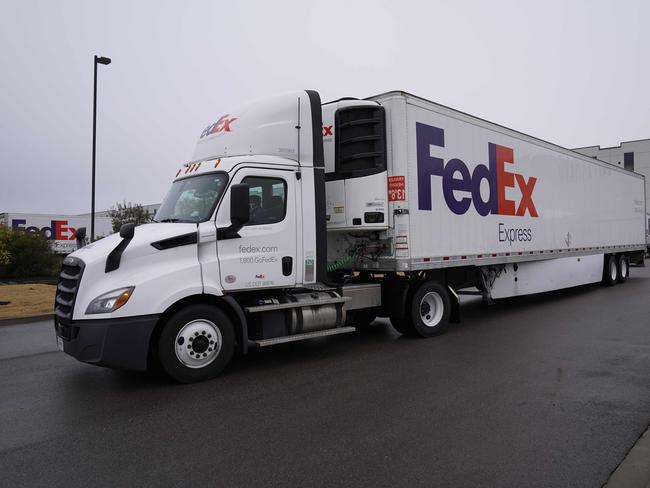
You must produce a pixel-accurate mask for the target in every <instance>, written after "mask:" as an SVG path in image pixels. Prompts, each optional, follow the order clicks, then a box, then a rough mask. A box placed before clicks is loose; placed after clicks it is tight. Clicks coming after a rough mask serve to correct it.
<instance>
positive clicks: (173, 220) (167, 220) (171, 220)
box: [156, 219, 181, 222]
mask: <svg viewBox="0 0 650 488" xmlns="http://www.w3.org/2000/svg"><path fill="white" fill-rule="evenodd" d="M179 220H181V219H162V220H157V221H156V222H178V221H179Z"/></svg>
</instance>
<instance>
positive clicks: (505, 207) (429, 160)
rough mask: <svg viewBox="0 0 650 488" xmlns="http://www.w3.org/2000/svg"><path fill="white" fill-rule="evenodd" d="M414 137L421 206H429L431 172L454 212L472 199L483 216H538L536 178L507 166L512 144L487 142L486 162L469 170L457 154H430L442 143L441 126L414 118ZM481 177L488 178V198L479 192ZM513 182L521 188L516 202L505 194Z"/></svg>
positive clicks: (466, 206) (461, 211) (511, 160)
mask: <svg viewBox="0 0 650 488" xmlns="http://www.w3.org/2000/svg"><path fill="white" fill-rule="evenodd" d="M415 137H416V144H417V165H418V208H419V209H420V210H431V196H432V195H431V176H440V177H442V193H443V196H444V198H445V202H446V204H447V207H449V210H451V211H452V212H454V213H455V214H457V215H463V214H465V213H466V212H467V210H468V209H469V207H470V205H471V204H472V203H473V204H474V209H475V210H476V211H477V212H478V214H479V215H482V216H486V215H488V214H497V215H515V216H519V217H522V216H524V215H525V214H526V212H528V214H529V215H530V216H531V217H538V215H537V209H536V208H535V204H534V202H533V190H534V189H535V183H537V178H536V177H534V176H530V177H528V179H526V178H525V177H524V176H523V175H521V174H519V173H513V172H510V171H507V170H506V163H508V164H514V162H515V158H514V151H513V150H512V148H509V147H506V146H500V145H498V144H493V143H491V142H490V143H488V155H489V166H486V165H484V164H478V165H476V167H475V168H474V171H473V172H472V173H471V174H470V171H469V168H468V167H467V165H466V164H465V162H464V161H462V160H460V159H458V158H453V159H450V160H449V161H447V164H445V161H444V160H443V159H442V158H437V157H434V156H432V155H431V152H432V151H431V149H432V146H435V147H445V131H444V130H443V129H440V128H439V127H433V126H431V125H427V124H422V123H420V122H416V124H415ZM457 174H458V176H457ZM481 180H486V181H487V182H488V186H489V189H490V195H489V197H488V198H487V200H484V199H483V198H482V196H481ZM515 184H516V185H517V187H518V188H519V190H520V191H521V199H520V200H519V202H518V204H517V205H516V204H515V203H516V202H515V201H514V200H510V199H508V198H506V188H514V187H515ZM462 192H464V193H465V195H466V196H463V197H461V198H457V196H456V195H457V194H458V193H462ZM470 195H471V196H470Z"/></svg>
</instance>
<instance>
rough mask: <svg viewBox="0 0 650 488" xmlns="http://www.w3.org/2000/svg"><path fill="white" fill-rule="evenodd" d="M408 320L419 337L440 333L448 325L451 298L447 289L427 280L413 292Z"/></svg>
mask: <svg viewBox="0 0 650 488" xmlns="http://www.w3.org/2000/svg"><path fill="white" fill-rule="evenodd" d="M409 315H410V318H411V320H410V322H411V325H412V326H413V331H414V332H415V334H417V335H419V336H420V337H431V336H435V335H438V334H442V333H443V332H444V331H445V330H446V329H447V327H448V326H449V317H450V315H451V300H450V299H449V293H448V291H447V289H446V288H445V287H444V286H442V285H441V284H440V283H438V282H436V281H428V282H426V283H424V284H423V285H421V286H420V287H419V288H418V289H417V290H416V292H415V293H414V294H413V298H412V300H411V306H410V314H409Z"/></svg>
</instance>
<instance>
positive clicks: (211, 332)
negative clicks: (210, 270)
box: [158, 305, 235, 383]
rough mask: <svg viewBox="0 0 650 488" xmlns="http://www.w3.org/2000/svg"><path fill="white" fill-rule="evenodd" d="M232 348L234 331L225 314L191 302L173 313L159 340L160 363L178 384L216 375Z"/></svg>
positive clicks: (226, 361) (231, 352)
mask: <svg viewBox="0 0 650 488" xmlns="http://www.w3.org/2000/svg"><path fill="white" fill-rule="evenodd" d="M234 350H235V332H234V328H233V325H232V322H231V321H230V319H229V318H228V316H227V315H226V314H225V313H223V312H222V311H221V310H219V309H218V308H215V307H213V306H210V305H190V306H189V307H186V308H183V309H181V310H179V311H178V312H176V313H175V314H173V315H172V316H171V317H170V318H169V319H168V320H167V322H166V323H165V325H164V328H163V330H162V332H161V334H160V338H159V340H158V354H159V359H160V364H161V365H162V367H163V369H164V370H165V372H166V373H167V374H168V375H169V376H170V377H171V378H173V379H174V380H176V381H179V382H181V383H193V382H196V381H203V380H207V379H210V378H214V377H215V376H217V375H218V374H219V373H221V371H223V369H224V368H225V367H226V366H227V365H228V363H229V362H230V359H231V358H232V355H233V352H234Z"/></svg>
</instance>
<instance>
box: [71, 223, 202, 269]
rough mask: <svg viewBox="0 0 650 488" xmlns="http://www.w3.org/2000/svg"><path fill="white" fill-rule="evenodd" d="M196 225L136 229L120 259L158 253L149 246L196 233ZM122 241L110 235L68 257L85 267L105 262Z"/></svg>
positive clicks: (159, 224) (156, 225) (117, 234)
mask: <svg viewBox="0 0 650 488" xmlns="http://www.w3.org/2000/svg"><path fill="white" fill-rule="evenodd" d="M196 230H197V227H196V224H191V223H190V224H188V223H178V222H176V223H172V222H169V223H152V224H145V225H141V226H138V227H136V229H135V233H134V235H133V239H131V242H129V245H128V246H127V247H126V249H125V250H124V253H123V254H122V258H123V259H126V258H128V259H129V260H131V259H134V258H138V257H140V256H142V255H144V254H152V253H155V252H160V251H158V250H157V249H155V248H154V247H153V246H151V244H153V243H155V242H158V241H161V240H164V239H169V238H173V237H178V236H181V235H185V234H189V233H191V232H196ZM121 241H122V238H121V237H120V235H119V233H116V234H111V235H110V236H108V237H105V238H103V239H100V240H99V241H95V242H93V243H92V244H88V245H87V246H85V247H82V248H81V249H79V250H77V251H75V252H74V253H72V254H71V255H70V256H72V257H75V258H79V259H81V260H82V261H83V262H84V263H85V264H86V266H88V265H95V264H99V262H100V261H101V262H106V258H107V256H108V255H109V253H110V252H111V251H112V250H113V249H115V247H116V246H117V245H118V244H119V243H120V242H121Z"/></svg>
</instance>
